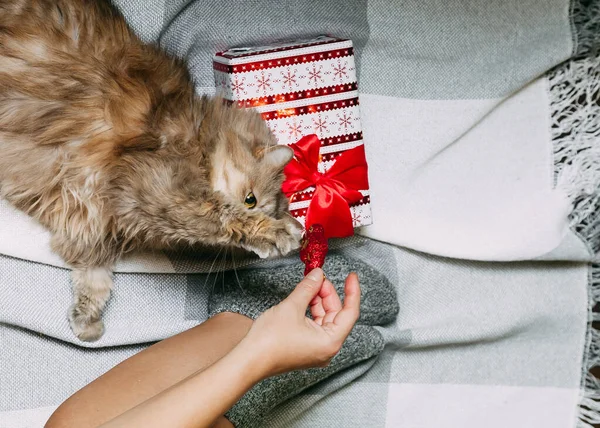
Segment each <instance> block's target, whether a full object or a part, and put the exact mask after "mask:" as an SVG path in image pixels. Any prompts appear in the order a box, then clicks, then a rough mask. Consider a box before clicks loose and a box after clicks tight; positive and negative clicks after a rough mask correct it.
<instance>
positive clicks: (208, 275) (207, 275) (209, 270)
mask: <svg viewBox="0 0 600 428" xmlns="http://www.w3.org/2000/svg"><path fill="white" fill-rule="evenodd" d="M221 250H223V247H221V248H219V251H218V252H217V254H215V258H214V259H213V262H212V263H211V265H210V269H208V273H207V274H206V280H205V281H204V288H206V284H208V279H209V278H210V274H211V273H212V270H213V267H214V266H215V262H216V261H217V258H218V257H219V254H221ZM213 291H214V286H213V289H212V290H211V291H210V292H211V293H212V292H213Z"/></svg>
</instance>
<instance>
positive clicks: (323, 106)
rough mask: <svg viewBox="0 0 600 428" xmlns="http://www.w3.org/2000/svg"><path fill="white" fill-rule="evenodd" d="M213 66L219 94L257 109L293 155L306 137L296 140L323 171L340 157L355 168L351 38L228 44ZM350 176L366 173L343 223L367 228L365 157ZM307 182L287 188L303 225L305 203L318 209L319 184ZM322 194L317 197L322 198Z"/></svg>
mask: <svg viewBox="0 0 600 428" xmlns="http://www.w3.org/2000/svg"><path fill="white" fill-rule="evenodd" d="M213 68H214V74H215V84H216V87H217V93H219V94H220V95H221V96H223V97H224V98H225V99H227V100H229V101H231V102H233V103H237V105H238V106H239V107H244V108H254V109H256V110H257V111H258V112H259V113H261V115H262V117H263V119H264V120H265V121H266V122H267V125H268V126H269V128H270V129H271V130H272V132H273V134H274V135H275V137H276V138H277V141H278V143H279V144H286V145H291V146H292V147H293V148H294V151H295V154H296V156H295V158H294V161H296V160H297V159H298V158H299V156H298V155H299V152H297V150H301V148H299V146H297V144H298V143H299V141H301V140H302V138H303V137H304V140H302V141H303V144H301V146H302V147H304V149H306V150H307V154H308V152H311V153H312V152H314V153H316V154H315V156H317V157H318V159H316V161H315V162H316V163H315V165H316V166H315V167H316V168H317V169H318V171H319V173H320V174H325V175H327V174H329V173H330V172H331V170H332V166H333V165H334V164H335V163H336V162H337V161H338V160H340V161H342V159H343V162H342V163H345V164H346V170H347V169H348V168H350V167H352V165H349V164H350V163H351V159H350V158H356V159H358V157H360V156H362V157H363V158H364V146H363V135H362V129H361V123H360V112H359V101H358V87H357V81H356V68H355V63H354V50H353V47H352V41H351V40H346V39H340V38H335V37H329V36H320V37H316V38H313V39H308V40H295V41H290V42H282V43H276V44H270V45H267V46H254V47H239V48H233V49H229V50H227V51H224V52H219V53H217V54H216V55H215V57H214V62H213ZM311 135H312V136H316V138H313V141H311V142H310V143H311V144H318V145H319V147H318V150H317V151H316V152H315V151H314V150H312V149H309V148H308V146H307V145H306V144H304V143H306V142H307V140H306V137H308V136H311ZM314 140H316V142H315V141H314ZM350 152H352V153H350ZM357 152H359V153H357ZM357 155H358V157H357ZM311 156H312V155H311ZM301 157H302V156H301ZM308 157H310V156H304V157H303V158H305V159H307V158H308ZM294 161H293V162H294ZM339 166H340V165H338V168H337V169H338V170H340V168H339ZM300 169H303V166H300ZM335 169H336V168H333V170H335ZM351 174H364V175H365V177H364V179H363V180H358V181H354V185H355V186H356V185H357V184H356V183H361V184H358V185H359V186H360V188H359V189H353V190H357V191H359V192H360V194H358V193H356V192H355V195H357V196H354V197H351V198H347V199H346V202H347V205H348V206H349V215H347V217H348V221H350V219H351V223H352V226H353V227H358V226H365V225H368V224H371V207H370V197H369V189H368V181H367V177H366V161H364V168H356V169H355V170H354V171H352V172H351ZM286 175H288V171H287V170H286ZM329 175H330V176H331V177H329V178H330V180H329V183H330V184H332V183H333V184H336V185H337V184H339V183H342V184H344V180H345V181H348V180H347V178H348V177H349V174H347V173H346V174H345V175H344V176H342V175H339V171H337V172H332V173H330V174H329ZM350 181H353V180H350ZM306 184H307V185H308V187H306V188H304V189H300V190H298V189H294V190H296V191H294V192H289V194H288V196H290V212H291V214H292V215H293V216H294V217H296V218H297V219H298V220H299V221H300V222H301V223H303V224H304V223H305V221H306V217H307V212H309V211H310V210H309V207H311V208H310V209H311V210H313V212H316V209H315V208H314V206H315V203H314V201H313V199H314V197H315V190H316V189H317V188H318V187H319V186H318V185H316V184H315V183H310V182H307V183H306ZM288 187H289V186H288ZM334 187H335V186H334ZM284 190H285V189H284ZM317 190H318V189H317ZM286 193H288V192H286ZM341 193H344V192H341ZM344 194H349V193H348V192H346V193H344ZM321 196H322V197H321V199H323V198H325V197H326V196H323V195H321ZM330 196H331V195H330ZM330 199H331V198H330ZM311 202H313V205H311ZM346 210H347V208H346ZM309 215H310V214H309ZM330 230H331V228H328V231H330ZM340 234H342V235H343V234H344V233H342V232H335V233H334V232H330V233H329V236H330V237H332V236H336V235H337V236H339V235H340ZM350 234H351V231H350ZM344 236H347V234H346V235H344Z"/></svg>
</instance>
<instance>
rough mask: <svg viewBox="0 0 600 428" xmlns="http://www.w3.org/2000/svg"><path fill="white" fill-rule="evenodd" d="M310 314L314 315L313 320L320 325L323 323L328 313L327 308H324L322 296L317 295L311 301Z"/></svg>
mask: <svg viewBox="0 0 600 428" xmlns="http://www.w3.org/2000/svg"><path fill="white" fill-rule="evenodd" d="M310 314H311V315H312V318H313V321H314V322H316V323H317V324H319V325H322V324H323V317H324V316H325V315H326V313H325V309H323V300H322V299H321V296H318V295H317V296H315V297H314V298H313V299H312V301H311V302H310Z"/></svg>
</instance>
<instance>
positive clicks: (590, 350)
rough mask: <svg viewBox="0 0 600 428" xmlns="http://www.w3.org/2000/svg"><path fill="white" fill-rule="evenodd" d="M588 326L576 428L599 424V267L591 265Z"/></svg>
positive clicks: (593, 427) (587, 427)
mask: <svg viewBox="0 0 600 428" xmlns="http://www.w3.org/2000/svg"><path fill="white" fill-rule="evenodd" d="M589 283H590V285H589V311H590V316H589V325H588V333H587V337H586V349H585V353H584V356H583V376H582V381H581V391H582V393H581V398H580V401H579V421H578V424H577V428H595V427H596V426H597V425H598V424H600V379H598V378H597V377H596V375H595V374H594V369H598V368H600V330H598V328H597V325H596V324H595V323H597V322H599V321H600V311H599V307H600V265H592V266H591V267H590V274H589Z"/></svg>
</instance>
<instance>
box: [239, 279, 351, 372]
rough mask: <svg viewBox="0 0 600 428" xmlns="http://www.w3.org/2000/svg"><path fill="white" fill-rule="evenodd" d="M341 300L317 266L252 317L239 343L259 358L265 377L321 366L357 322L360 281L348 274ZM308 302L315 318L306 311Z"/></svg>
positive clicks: (335, 351) (332, 355)
mask: <svg viewBox="0 0 600 428" xmlns="http://www.w3.org/2000/svg"><path fill="white" fill-rule="evenodd" d="M344 292H345V296H346V297H345V299H344V305H343V307H342V303H341V301H340V298H339V296H338V295H337V293H336V291H335V288H334V287H333V284H332V283H331V282H329V281H328V280H327V279H324V276H323V271H322V270H321V269H314V270H313V271H311V272H310V273H309V274H308V275H307V276H306V277H305V278H304V279H303V280H302V281H301V282H300V283H299V284H298V285H297V286H296V288H295V289H294V291H292V293H291V294H290V295H289V296H288V297H287V298H286V299H285V300H283V301H282V302H281V303H279V304H278V305H276V306H273V307H272V308H270V309H268V310H267V311H265V312H264V313H263V314H262V315H261V316H260V317H258V318H257V319H256V321H255V322H254V324H253V325H252V328H251V329H250V331H249V332H248V334H247V335H246V337H245V338H244V339H243V340H242V343H240V345H246V346H247V347H248V352H250V353H251V354H252V355H255V356H256V357H257V362H256V364H257V366H258V368H259V369H260V370H262V371H263V375H264V377H268V376H273V375H276V374H280V373H284V372H288V371H292V370H297V369H304V368H309V367H324V366H326V365H327V364H328V363H329V361H330V360H331V359H332V358H333V357H334V356H335V354H337V352H338V351H339V350H340V348H341V347H342V344H343V343H344V340H346V337H348V334H349V333H350V331H351V330H352V327H353V326H354V324H355V323H356V321H357V319H358V316H359V311H360V286H359V283H358V277H357V276H356V274H354V273H351V274H350V275H348V277H347V278H346V282H345V287H344ZM308 306H310V312H311V315H312V317H313V319H310V318H308V317H307V316H306V309H307V307H308Z"/></svg>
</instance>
